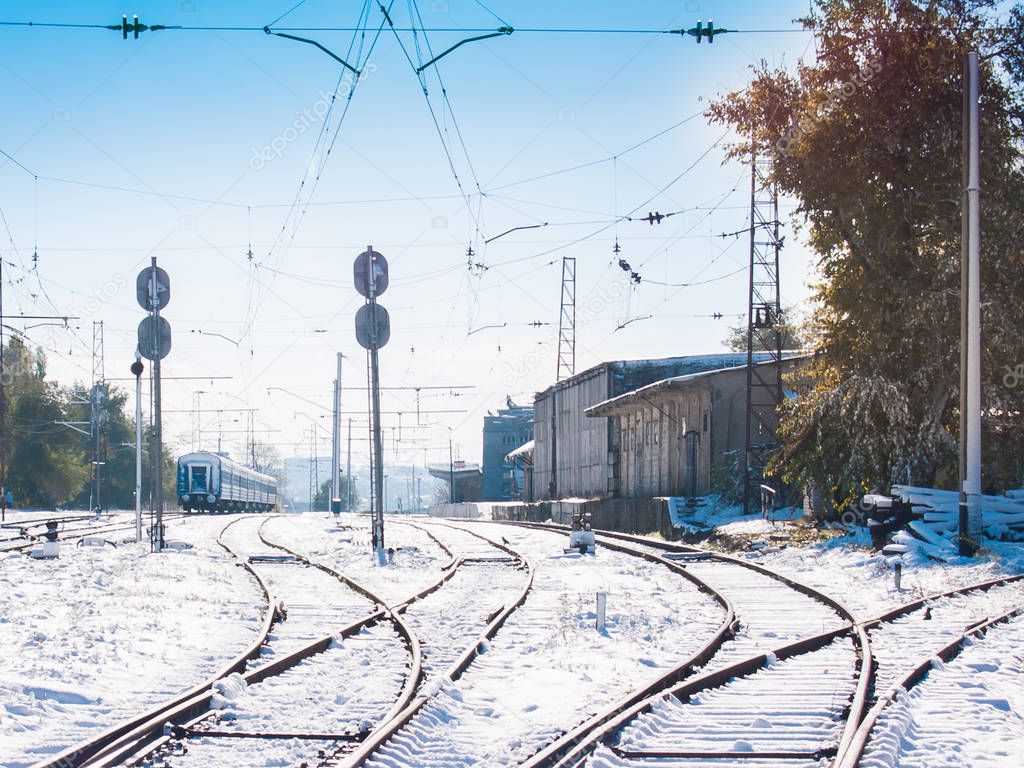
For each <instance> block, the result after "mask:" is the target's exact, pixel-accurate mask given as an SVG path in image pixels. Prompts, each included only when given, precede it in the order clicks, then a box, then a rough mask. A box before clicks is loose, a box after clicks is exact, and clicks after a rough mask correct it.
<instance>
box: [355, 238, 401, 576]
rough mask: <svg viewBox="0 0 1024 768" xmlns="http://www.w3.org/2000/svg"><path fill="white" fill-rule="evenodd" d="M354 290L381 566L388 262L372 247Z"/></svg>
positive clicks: (359, 266) (360, 263)
mask: <svg viewBox="0 0 1024 768" xmlns="http://www.w3.org/2000/svg"><path fill="white" fill-rule="evenodd" d="M352 273H353V278H354V282H355V286H356V290H357V291H358V292H359V294H360V295H362V296H363V297H364V298H365V299H366V303H365V304H363V306H361V307H360V308H359V311H358V312H356V341H358V342H359V346H361V347H363V349H365V350H367V353H368V355H369V358H370V364H369V366H368V368H369V373H370V411H371V413H370V425H371V432H372V439H373V450H372V452H371V454H370V466H371V473H372V477H373V482H372V484H371V491H370V497H371V503H370V511H371V513H372V514H373V549H374V551H375V552H376V553H377V562H378V563H380V564H381V565H384V564H385V563H386V562H387V561H386V559H385V555H384V444H383V441H382V439H381V430H380V372H379V369H378V364H377V352H378V350H379V349H380V348H381V347H383V346H384V345H385V344H387V343H388V340H389V339H390V338H391V320H390V318H389V317H388V311H387V310H386V309H384V307H383V306H381V305H380V304H378V303H377V297H378V296H380V295H381V294H382V293H384V291H386V290H387V288H388V262H387V259H385V258H384V256H383V255H381V254H379V253H377V251H375V250H373V246H372V245H368V246H366V250H365V251H363V252H362V253H361V254H359V255H358V256H357V257H356V260H355V263H354V264H353V265H352Z"/></svg>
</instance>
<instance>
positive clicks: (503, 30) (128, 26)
mask: <svg viewBox="0 0 1024 768" xmlns="http://www.w3.org/2000/svg"><path fill="white" fill-rule="evenodd" d="M272 25H273V22H271V24H270V25H259V26H250V25H241V24H238V25H211V24H143V23H142V22H141V21H140V20H139V18H138V16H137V15H136V16H134V17H133V18H132V20H131V21H129V20H128V18H127V16H124V17H122V20H121V22H120V23H118V24H74V23H67V22H52V21H0V26H3V27H39V28H58V29H100V30H108V31H113V32H121V34H122V37H123V38H124V39H127V37H128V33H131V34H132V37H133V39H137V38H138V36H139V34H140V33H142V32H264V31H265V30H266V29H268V28H271V27H272ZM359 29H360V28H359V27H354V26H341V27H332V26H303V27H278V28H276V29H274V30H273V31H275V32H358V31H359ZM393 29H394V31H395V32H420V33H423V32H458V33H463V34H466V33H468V34H489V35H493V36H498V35H507V34H511V33H512V32H513V31H514V32H516V33H530V34H552V35H679V36H680V37H687V36H688V37H693V38H695V39H696V40H697V42H698V43H699V42H700V41H701V40H702V39H705V38H706V39H707V40H708V42H709V43H711V42H714V38H715V36H717V35H723V34H726V33H729V34H779V33H790V32H805V33H808V34H813V30H809V29H803V28H801V27H784V28H778V29H724V28H715V27H714V24H713V22H711V21H709V22H708V26H706V27H705V26H703V22H699V21H698V22H697V26H695V27H690V28H689V29H650V28H635V27H634V28H630V27H514V28H513V27H511V26H508V25H507V24H503V25H502V26H500V27H497V28H495V27H416V26H408V27H400V26H395V27H393ZM460 45H461V43H460ZM446 53H447V52H446ZM428 64H429V62H428Z"/></svg>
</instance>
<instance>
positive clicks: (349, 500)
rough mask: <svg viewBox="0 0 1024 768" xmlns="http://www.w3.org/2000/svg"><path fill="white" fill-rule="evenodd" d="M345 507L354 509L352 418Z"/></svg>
mask: <svg viewBox="0 0 1024 768" xmlns="http://www.w3.org/2000/svg"><path fill="white" fill-rule="evenodd" d="M345 479H346V481H347V482H346V483H345V501H346V504H345V509H346V510H347V511H348V512H351V511H352V419H349V420H348V457H347V458H346V459H345Z"/></svg>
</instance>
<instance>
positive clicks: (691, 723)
mask: <svg viewBox="0 0 1024 768" xmlns="http://www.w3.org/2000/svg"><path fill="white" fill-rule="evenodd" d="M599 541H603V542H604V545H605V546H613V545H615V544H620V543H622V542H630V543H631V544H634V545H635V544H636V543H637V542H638V537H635V536H629V535H620V534H603V535H601V536H599ZM640 543H641V545H642V547H643V548H645V549H648V550H655V551H663V552H669V553H672V555H673V556H675V557H679V558H680V559H681V560H683V561H684V562H686V563H687V565H686V567H687V568H688V569H689V570H692V571H697V572H699V571H701V570H702V569H703V571H704V572H703V573H701V574H699V575H701V576H702V577H704V578H708V580H709V582H710V583H712V584H714V585H715V586H716V587H717V588H719V589H721V590H723V591H727V592H728V591H729V588H730V584H729V577H727V576H724V575H723V570H722V568H721V566H723V565H731V566H733V567H742V568H747V569H749V570H751V571H753V572H756V573H758V574H759V575H761V576H768V575H771V576H773V577H774V578H776V579H778V580H779V582H780V583H786V584H788V585H790V586H791V587H799V585H796V584H795V583H794V582H791V581H790V580H788V579H785V578H784V577H781V576H778V575H773V574H770V572H768V571H765V569H763V568H760V567H759V566H756V565H755V564H752V563H745V562H743V561H738V560H735V559H733V558H728V557H726V556H721V555H717V554H713V553H706V552H702V551H699V550H696V549H695V548H693V547H685V546H680V545H672V544H668V543H666V542H660V541H657V540H646V541H641V542H640ZM709 563H713V564H714V565H710V566H709V565H708V564H709ZM694 566H697V567H696V568H695V567H694ZM709 569H710V571H709ZM1020 579H1021V577H1008V578H1005V579H998V580H995V581H992V582H984V583H982V584H976V585H972V586H968V587H964V588H961V589H958V590H952V591H950V592H947V593H943V594H940V595H933V596H930V597H929V598H927V599H924V600H919V601H914V602H912V603H908V604H906V605H905V606H901V607H899V608H897V609H894V610H892V611H889V612H888V613H887V614H885V615H883V616H881V617H876V618H875V619H872V620H869V621H866V622H856V621H855V620H854V619H853V616H852V615H851V614H850V613H849V612H848V611H846V610H845V609H843V608H842V606H840V605H838V604H837V603H835V601H833V600H831V599H830V598H828V597H827V596H824V595H822V596H821V597H820V603H821V605H823V606H826V607H828V608H829V609H831V610H832V611H834V613H835V617H836V618H837V619H838V622H835V621H833V622H827V623H826V624H824V625H819V624H818V622H819V621H820V618H821V617H820V616H819V617H817V618H816V619H813V620H812V621H811V622H810V624H808V625H807V626H806V632H807V634H805V635H804V637H803V638H800V639H795V638H799V636H800V634H801V632H800V627H799V626H798V625H794V624H793V621H792V619H793V616H794V613H793V611H797V612H798V611H799V610H800V609H799V601H795V602H793V604H792V610H787V609H784V610H781V611H780V612H779V613H780V614H781V616H780V617H781V618H782V622H781V627H780V630H781V631H779V630H776V629H773V628H771V624H770V623H768V624H766V623H765V621H766V620H771V618H772V612H770V611H769V612H765V611H764V610H758V606H757V603H758V601H759V600H761V599H765V600H773V599H774V600H776V601H777V599H778V596H779V595H778V593H773V592H771V591H769V592H764V591H762V592H761V597H760V598H756V597H755V598H754V599H750V598H749V596H748V598H747V599H743V598H735V597H734V599H735V600H736V603H737V606H738V613H739V616H740V620H741V622H742V621H743V609H744V608H747V609H753V616H754V620H752V621H749V620H748V621H747V622H745V626H746V628H747V630H748V631H747V638H746V640H744V638H743V632H742V631H741V633H740V634H739V635H738V637H737V640H736V642H735V645H734V644H733V643H725V644H724V648H729V646H734V649H733V651H732V652H725V653H720V654H718V655H716V656H715V659H714V661H713V662H712V663H711V664H708V665H707V666H706V667H705V668H704V669H703V670H702V671H701V672H700V673H699V674H697V675H695V676H694V677H692V678H690V679H688V680H684V681H682V682H680V683H677V684H675V685H673V686H671V687H668V688H666V689H664V690H662V691H660V692H658V693H656V694H654V695H651V696H649V697H647V698H646V699H643V700H640V701H637V698H638V697H637V696H632V697H630V698H629V699H627V700H624V701H621V702H619V703H618V704H617V705H616V706H614V707H613V708H612V709H611V710H609V711H608V712H606V713H604V714H603V715H601V716H599V717H597V718H594V719H593V720H591V721H590V722H588V723H585V724H583V725H582V726H580V727H578V728H576V729H574V730H573V731H570V732H568V733H566V734H564V735H563V736H562V738H561V739H559V740H558V741H556V742H554V743H553V744H552V745H550V746H549V747H548V748H547V749H545V750H543V751H542V752H540V753H538V754H537V755H535V756H534V757H533V758H532V759H531V760H529V761H527V762H526V763H524V765H525V766H528V768H541V767H542V766H544V767H547V766H561V767H563V768H564V767H567V766H582V765H587V766H595V767H597V766H599V767H600V768H612V767H613V766H614V767H616V768H626V767H627V766H641V765H642V766H655V765H657V766H680V767H681V766H700V765H722V764H728V765H743V766H749V767H750V768H756V767H758V766H780V765H781V766H804V765H806V766H819V765H821V764H822V763H823V761H829V762H834V763H835V764H836V765H839V766H844V767H845V768H853V766H856V765H857V764H858V763H857V761H858V759H859V756H860V754H861V752H862V751H863V749H864V745H865V743H866V742H867V739H868V735H869V734H870V732H871V729H872V727H873V726H874V724H875V722H876V721H877V718H878V716H879V714H880V712H881V711H882V710H884V708H885V707H886V706H888V704H889V703H890V702H892V701H893V700H895V699H896V698H897V696H898V693H897V692H901V691H903V690H905V688H906V687H907V686H908V685H911V684H912V683H913V682H914V681H916V680H918V679H920V678H921V677H923V675H924V673H925V672H926V671H927V669H928V668H930V665H931V659H932V658H934V657H936V656H937V657H939V658H943V659H946V658H952V657H953V655H955V653H956V652H958V650H959V649H961V648H962V647H964V645H965V643H966V642H967V640H966V639H965V638H966V637H967V636H972V635H973V636H977V635H979V634H981V633H982V632H984V631H985V629H987V628H988V627H989V626H991V625H992V624H993V623H1000V622H1005V621H1008V620H1010V619H1011V618H1013V617H1016V616H1018V615H1019V614H1020V613H1021V609H1020V608H1018V607H1013V608H1010V609H1009V610H1007V611H1005V612H1004V610H1003V609H1005V608H1006V606H1007V605H1010V604H1016V605H1019V603H1020V600H1019V596H1020V594H1021V591H1020V585H1021V583H1022V582H1020ZM745 581H746V580H744V579H739V580H736V581H734V582H733V585H732V586H734V587H737V586H738V587H739V588H740V589H741V590H742V589H743V587H744V586H747V587H749V586H751V585H750V584H749V583H746V584H745ZM797 591H798V592H800V593H802V594H804V595H811V594H813V590H809V589H808V588H806V587H799V589H797ZM978 595H984V596H985V597H984V599H983V600H980V601H979V600H977V596H978ZM730 596H733V595H732V593H730ZM788 602H789V601H784V603H783V606H785V604H786V603H788ZM993 612H995V613H997V614H998V615H997V616H996V618H994V619H987V618H984V617H987V616H991V615H992V614H993ZM926 614H927V616H928V618H927V619H924V618H923V617H924V615H926ZM979 616H981V617H983V618H980V619H979V618H977V617H979ZM914 621H917V622H918V624H920V623H921V622H922V621H924V622H925V623H927V622H929V621H935V622H936V623H935V624H933V625H928V626H929V627H934V629H932V630H931V632H930V633H929V631H928V630H922V629H921V628H920V627H919V626H918V627H915V628H914V631H912V632H909V633H908V632H907V629H906V628H907V627H908V626H911V625H912V624H913V622H914ZM965 623H967V624H970V625H971V626H968V627H967V628H966V631H965V627H964V625H965ZM894 627H895V629H893V628H894ZM901 629H902V631H903V635H902V637H899V636H898V633H899V632H900V631H901ZM869 631H870V635H871V636H869ZM929 634H930V645H929V644H928V642H927V638H928V636H929ZM872 636H877V637H881V636H884V637H885V638H886V642H885V643H880V647H881V649H882V652H883V654H884V656H885V657H886V661H885V663H884V664H882V665H880V669H881V676H880V677H879V678H878V679H879V680H881V681H882V682H886V681H888V680H890V679H892V677H893V673H892V671H891V670H892V668H894V667H896V666H898V665H899V660H900V659H902V660H903V664H904V665H905V664H906V659H907V656H908V655H911V658H913V656H912V654H913V653H914V650H913V648H912V647H911V646H912V643H911V640H912V639H914V638H916V639H917V640H918V641H919V643H921V644H923V645H927V646H928V650H927V652H926V653H927V655H926V659H925V661H923V662H922V663H921V664H919V665H917V666H916V667H913V668H912V669H911V670H910V671H909V672H907V673H906V674H905V675H903V676H902V677H900V678H899V679H898V681H897V682H896V684H895V686H894V687H893V688H892V689H891V690H890V691H889V692H888V693H886V694H885V695H883V696H880V697H878V698H876V699H871V694H872V692H873V691H875V686H876V663H875V661H874V654H873V650H872V642H871V640H872ZM939 638H942V639H943V642H945V641H948V642H945V645H943V646H942V647H941V648H936V644H938V643H939V642H940V640H939ZM950 638H952V639H950ZM773 639H783V640H789V641H790V642H788V643H786V644H784V645H782V646H780V647H777V648H775V649H773V650H770V651H767V652H764V653H758V654H756V655H753V656H750V657H749V658H747V659H745V660H739V661H736V660H735V658H736V657H737V656H742V655H743V653H744V652H745V651H748V650H750V649H751V648H752V647H756V646H757V644H758V643H759V642H760V643H763V642H765V641H771V640H773ZM908 643H910V645H908ZM723 665H724V666H723ZM869 707H871V709H870V711H869V709H868V708H869ZM858 726H859V727H858Z"/></svg>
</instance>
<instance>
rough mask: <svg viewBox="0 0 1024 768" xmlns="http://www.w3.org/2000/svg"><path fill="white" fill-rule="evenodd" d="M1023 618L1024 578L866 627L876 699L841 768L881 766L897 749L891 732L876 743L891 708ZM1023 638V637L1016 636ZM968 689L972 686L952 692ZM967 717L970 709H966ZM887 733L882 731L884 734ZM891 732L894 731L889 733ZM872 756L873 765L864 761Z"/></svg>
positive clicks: (967, 591)
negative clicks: (995, 630)
mask: <svg viewBox="0 0 1024 768" xmlns="http://www.w3.org/2000/svg"><path fill="white" fill-rule="evenodd" d="M1022 614H1024V575H1018V576H1007V577H1003V578H1000V579H994V580H990V581H985V582H981V583H979V584H974V585H970V586H966V587H962V588H960V589H955V590H950V591H948V592H943V593H939V594H935V595H930V596H928V597H927V598H922V599H920V600H915V601H913V602H910V603H906V604H905V605H903V606H900V607H898V608H895V609H893V610H891V611H888V612H886V613H885V614H882V615H881V616H878V617H875V618H873V619H869V620H867V621H865V622H864V623H863V625H864V627H865V628H866V629H867V630H868V633H869V636H870V638H871V642H872V647H873V648H874V649H875V653H876V658H877V659H878V665H877V669H876V674H875V680H874V692H875V696H874V699H873V701H872V702H871V707H870V709H869V710H868V711H867V712H866V713H865V716H864V719H863V721H862V722H860V723H859V725H858V728H857V730H856V732H855V733H854V736H853V738H852V741H851V743H850V745H849V749H848V750H847V751H846V753H845V754H843V755H841V756H840V759H839V760H838V761H837V763H836V764H837V766H841V767H843V768H854V766H857V765H872V766H874V765H880V764H885V763H884V759H883V758H884V756H885V755H889V756H891V755H892V753H893V750H894V749H895V747H896V743H895V740H894V737H893V734H892V733H891V732H889V733H885V734H883V735H882V736H881V737H879V738H878V739H877V740H876V738H875V736H876V729H877V728H878V726H879V723H880V721H882V720H883V718H885V717H886V716H887V713H888V711H889V709H890V708H891V707H893V706H894V705H896V704H898V703H900V702H902V701H904V700H905V697H906V695H907V693H908V692H909V691H912V690H913V689H914V688H915V687H916V686H918V685H919V684H920V683H922V682H924V681H926V680H927V679H928V678H929V677H930V676H931V675H932V674H933V667H934V666H935V664H936V660H939V662H940V663H944V662H950V661H952V660H954V659H956V658H957V657H958V656H959V655H960V653H961V652H962V651H963V650H964V649H965V648H967V647H968V646H969V645H970V644H971V643H972V642H974V641H981V640H983V639H984V638H985V637H986V636H987V633H988V631H989V630H990V629H991V628H992V627H997V626H999V625H1001V624H1004V623H1007V622H1010V621H1013V620H1016V619H1017V618H1018V617H1019V616H1021V615H1022ZM1018 637H1019V636H1018ZM965 687H970V684H969V683H968V684H967V685H966V686H962V687H961V688H959V689H957V687H956V685H955V684H954V691H957V690H959V691H960V692H962V689H963V688H965ZM963 712H964V713H965V714H968V713H969V712H970V709H969V708H968V709H964V710H963ZM883 730H884V729H883ZM889 730H890V731H891V730H892V729H891V728H890V729H889ZM866 753H871V754H872V757H871V759H869V760H862V758H863V756H864V755H865V754H866Z"/></svg>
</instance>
